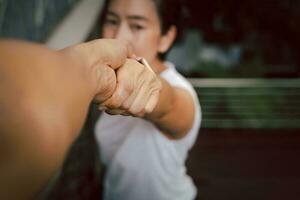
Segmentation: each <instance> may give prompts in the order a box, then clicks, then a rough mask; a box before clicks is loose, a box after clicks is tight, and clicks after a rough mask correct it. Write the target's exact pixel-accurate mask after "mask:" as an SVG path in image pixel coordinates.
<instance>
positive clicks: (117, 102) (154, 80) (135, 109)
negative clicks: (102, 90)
mask: <svg viewBox="0 0 300 200" xmlns="http://www.w3.org/2000/svg"><path fill="white" fill-rule="evenodd" d="M116 74H117V87H116V90H115V91H114V93H113V95H112V96H111V97H110V98H109V99H108V100H106V101H105V102H103V103H101V104H100V107H99V108H100V109H106V112H107V113H109V114H122V115H132V116H138V117H143V116H144V115H145V114H148V113H151V112H152V111H153V110H154V108H155V106H156V104H157V102H158V99H159V93H160V90H161V87H162V85H161V82H160V80H159V78H158V77H157V75H156V74H155V73H154V72H153V71H152V70H151V69H150V68H148V67H146V66H144V65H142V64H140V63H139V62H138V61H136V60H134V59H127V60H126V63H125V64H124V65H123V66H122V67H120V68H119V69H118V70H117V71H116Z"/></svg>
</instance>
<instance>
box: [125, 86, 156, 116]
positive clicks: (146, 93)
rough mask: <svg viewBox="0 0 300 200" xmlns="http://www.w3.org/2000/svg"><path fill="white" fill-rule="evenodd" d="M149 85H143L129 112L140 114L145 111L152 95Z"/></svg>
mask: <svg viewBox="0 0 300 200" xmlns="http://www.w3.org/2000/svg"><path fill="white" fill-rule="evenodd" d="M148 85H149V84H148ZM148 85H146V86H144V87H142V89H141V90H140V92H139V93H138V95H137V97H136V98H135V99H134V102H133V103H132V105H131V107H130V108H129V112H131V113H132V114H134V115H138V113H143V112H144V111H145V107H146V105H147V102H148V101H149V98H150V97H151V95H152V90H151V88H149V86H148Z"/></svg>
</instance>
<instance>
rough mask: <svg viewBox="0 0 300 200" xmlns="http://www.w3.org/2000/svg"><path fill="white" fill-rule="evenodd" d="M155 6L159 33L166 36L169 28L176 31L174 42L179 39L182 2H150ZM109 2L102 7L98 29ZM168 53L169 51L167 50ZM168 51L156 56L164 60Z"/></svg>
mask: <svg viewBox="0 0 300 200" xmlns="http://www.w3.org/2000/svg"><path fill="white" fill-rule="evenodd" d="M152 1H153V2H154V4H155V7H156V11H157V14H158V17H159V21H160V27H161V33H162V35H164V34H166V33H167V32H168V30H169V29H170V28H171V26H175V27H176V29H177V37H176V40H175V42H177V41H179V40H180V39H181V35H182V31H183V5H182V0H152ZM109 3H110V0H106V1H105V2H104V5H103V9H102V13H101V17H100V27H102V25H103V23H104V19H105V15H106V13H107V10H108V6H109ZM168 51H169V50H168ZM168 51H167V52H166V53H163V54H158V56H159V58H160V59H161V60H164V59H165V57H166V55H167V53H168Z"/></svg>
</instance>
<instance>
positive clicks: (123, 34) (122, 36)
mask: <svg viewBox="0 0 300 200" xmlns="http://www.w3.org/2000/svg"><path fill="white" fill-rule="evenodd" d="M116 39H119V40H123V41H125V42H127V43H131V39H132V34H131V32H130V29H129V27H128V26H127V25H126V24H125V23H122V24H121V26H119V29H118V32H117V34H116Z"/></svg>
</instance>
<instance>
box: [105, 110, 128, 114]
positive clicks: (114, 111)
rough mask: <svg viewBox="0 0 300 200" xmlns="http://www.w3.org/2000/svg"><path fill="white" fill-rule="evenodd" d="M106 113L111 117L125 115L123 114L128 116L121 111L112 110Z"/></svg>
mask: <svg viewBox="0 0 300 200" xmlns="http://www.w3.org/2000/svg"><path fill="white" fill-rule="evenodd" d="M105 112H106V113H107V114H110V115H123V114H126V111H125V110H121V109H110V110H106V111H105Z"/></svg>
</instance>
